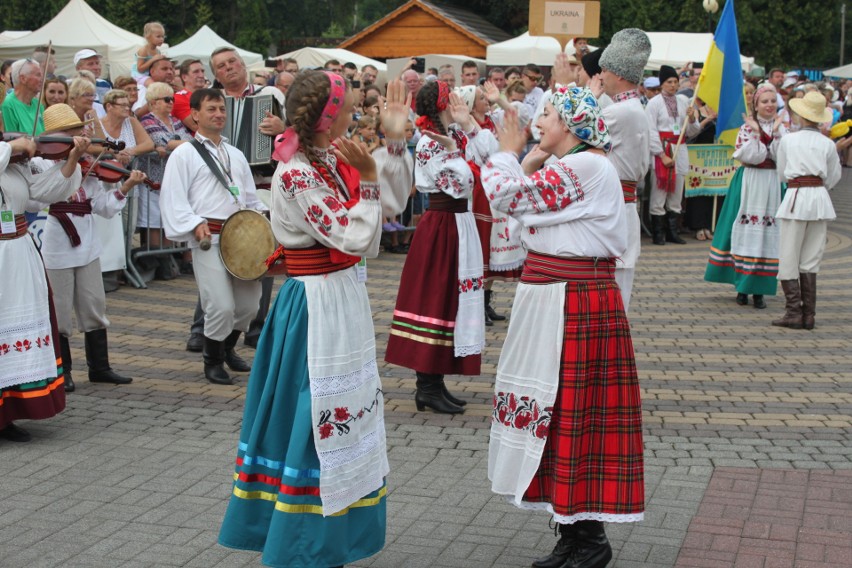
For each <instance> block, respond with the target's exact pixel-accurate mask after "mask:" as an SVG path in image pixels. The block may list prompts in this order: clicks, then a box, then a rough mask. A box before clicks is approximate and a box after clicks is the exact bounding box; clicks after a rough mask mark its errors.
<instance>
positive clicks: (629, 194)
mask: <svg viewBox="0 0 852 568" xmlns="http://www.w3.org/2000/svg"><path fill="white" fill-rule="evenodd" d="M636 185H637V182H635V181H627V180H621V191H622V193H624V202H625V203H636Z"/></svg>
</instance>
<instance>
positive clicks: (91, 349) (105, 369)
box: [85, 329, 133, 385]
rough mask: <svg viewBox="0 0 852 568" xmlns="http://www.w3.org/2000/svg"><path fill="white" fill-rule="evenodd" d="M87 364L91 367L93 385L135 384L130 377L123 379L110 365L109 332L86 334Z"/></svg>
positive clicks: (90, 377) (99, 331)
mask: <svg viewBox="0 0 852 568" xmlns="http://www.w3.org/2000/svg"><path fill="white" fill-rule="evenodd" d="M85 344H86V363H87V364H88V365H89V381H90V382H93V383H111V384H114V385H126V384H129V383H132V382H133V379H131V378H130V377H122V376H121V375H119V374H118V373H116V372H114V371H113V370H112V367H110V364H109V344H108V341H107V330H106V329H96V330H94V331H87V332H86V334H85Z"/></svg>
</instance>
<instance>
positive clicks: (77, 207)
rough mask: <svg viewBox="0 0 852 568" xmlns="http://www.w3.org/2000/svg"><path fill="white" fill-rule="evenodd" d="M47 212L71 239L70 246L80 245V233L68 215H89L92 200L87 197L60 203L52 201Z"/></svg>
mask: <svg viewBox="0 0 852 568" xmlns="http://www.w3.org/2000/svg"><path fill="white" fill-rule="evenodd" d="M47 213H48V215H50V216H51V217H55V218H56V220H57V221H59V225H60V226H61V227H62V230H63V231H65V234H66V235H68V239H69V240H70V241H71V246H72V247H78V246H80V235H79V234H78V233H77V228H76V227H75V226H74V223H73V222H72V221H71V218H70V217H68V215H69V214H71V215H76V216H77V217H83V216H85V215H91V214H92V200H91V199H87V200H86V201H65V202H62V203H54V204H53V205H51V206H50V209H49V210H48V211H47Z"/></svg>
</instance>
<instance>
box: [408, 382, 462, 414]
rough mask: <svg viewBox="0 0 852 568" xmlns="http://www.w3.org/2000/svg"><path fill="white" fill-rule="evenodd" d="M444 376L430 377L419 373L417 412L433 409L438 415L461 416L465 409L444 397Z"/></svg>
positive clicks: (415, 400) (416, 400)
mask: <svg viewBox="0 0 852 568" xmlns="http://www.w3.org/2000/svg"><path fill="white" fill-rule="evenodd" d="M443 380H444V377H443V375H430V374H427V373H420V372H418V373H417V392H416V393H415V394H414V404H415V405H416V406H417V410H419V411H421V412H422V411H423V410H425V409H426V407H429V408H431V409H432V410H434V411H435V412H437V413H438V414H461V413H462V412H464V408H462V407H461V406H458V405H456V404H453V403H452V402H450V401H449V400H447V399H446V398H445V397H444V393H443V389H442V388H441V383H442V382H443Z"/></svg>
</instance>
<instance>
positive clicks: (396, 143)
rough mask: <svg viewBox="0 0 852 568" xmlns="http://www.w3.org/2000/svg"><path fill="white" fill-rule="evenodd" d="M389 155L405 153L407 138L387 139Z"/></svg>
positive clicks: (398, 155) (397, 155)
mask: <svg viewBox="0 0 852 568" xmlns="http://www.w3.org/2000/svg"><path fill="white" fill-rule="evenodd" d="M387 145H388V146H387V147H388V156H396V157H400V156H403V155H405V140H387Z"/></svg>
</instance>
